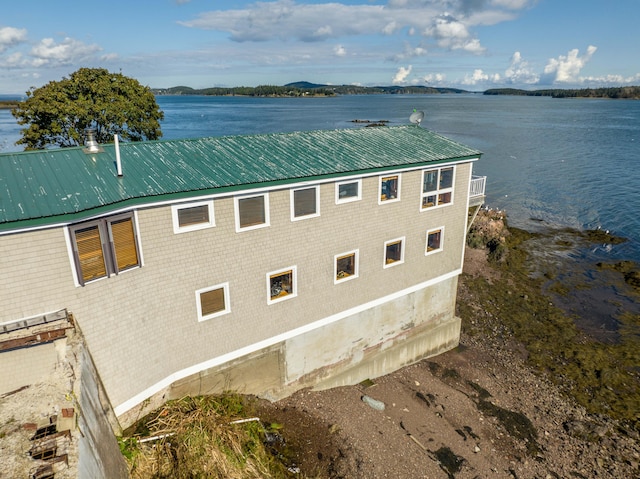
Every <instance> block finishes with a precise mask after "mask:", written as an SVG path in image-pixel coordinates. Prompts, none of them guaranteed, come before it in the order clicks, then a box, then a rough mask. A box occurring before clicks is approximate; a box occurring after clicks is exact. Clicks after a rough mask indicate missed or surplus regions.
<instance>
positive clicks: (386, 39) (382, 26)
mask: <svg viewBox="0 0 640 479" xmlns="http://www.w3.org/2000/svg"><path fill="white" fill-rule="evenodd" d="M639 18H640V0H613V1H606V0H342V1H340V0H332V1H322V0H275V1H271V0H262V1H244V0H234V1H231V0H134V1H132V0H110V1H109V2H91V1H85V2H80V1H77V0H73V1H72V0H55V1H52V0H24V1H22V2H18V1H15V0H10V1H5V2H3V5H2V9H1V11H0V93H4V94H22V93H24V92H25V91H26V90H28V89H29V88H30V87H32V86H34V87H40V86H42V85H44V84H46V83H48V82H49V81H52V80H60V79H61V78H63V77H65V76H68V75H69V74H70V73H72V72H74V71H75V70H77V69H78V68H81V67H101V68H107V69H108V70H110V71H113V72H122V73H123V74H124V75H127V76H130V77H133V78H136V79H137V80H139V81H140V82H141V83H142V84H144V85H148V86H151V87H157V88H163V87H171V86H177V85H187V86H191V87H193V88H206V87H212V86H257V85H265V84H270V85H284V84H286V83H289V82H294V81H301V80H305V81H310V82H315V83H324V84H359V85H365V86H373V85H392V84H395V85H430V86H443V87H445V86H446V87H456V88H463V89H466V90H471V91H482V90H485V89H487V88H497V87H514V88H526V89H539V88H551V87H553V88H584V87H598V86H621V85H640V54H639V51H638V48H639V47H638V46H639V45H640V28H638V27H637V20H638V19H639Z"/></svg>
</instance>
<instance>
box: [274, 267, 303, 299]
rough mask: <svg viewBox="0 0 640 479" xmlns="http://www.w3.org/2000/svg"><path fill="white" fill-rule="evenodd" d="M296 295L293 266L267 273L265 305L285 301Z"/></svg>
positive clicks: (294, 269) (294, 268)
mask: <svg viewBox="0 0 640 479" xmlns="http://www.w3.org/2000/svg"><path fill="white" fill-rule="evenodd" d="M297 295H298V288H297V282H296V267H295V266H290V267H289V268H285V269H281V270H278V271H272V272H270V273H267V304H273V303H278V302H280V301H285V300H287V299H291V298H295V297H296V296H297Z"/></svg>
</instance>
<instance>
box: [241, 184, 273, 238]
mask: <svg viewBox="0 0 640 479" xmlns="http://www.w3.org/2000/svg"><path fill="white" fill-rule="evenodd" d="M234 202H235V215H236V231H238V232H239V231H247V230H253V229H257V228H264V227H266V226H269V194H268V193H261V194H259V195H245V196H236V197H235V198H234Z"/></svg>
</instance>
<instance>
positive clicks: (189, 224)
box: [171, 200, 215, 233]
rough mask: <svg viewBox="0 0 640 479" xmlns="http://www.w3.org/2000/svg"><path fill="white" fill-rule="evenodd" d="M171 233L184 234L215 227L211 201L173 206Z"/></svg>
mask: <svg viewBox="0 0 640 479" xmlns="http://www.w3.org/2000/svg"><path fill="white" fill-rule="evenodd" d="M171 213H172V215H173V232H174V233H184V232H187V231H195V230H200V229H204V228H211V227H213V226H215V223H214V217H213V200H210V201H202V202H198V203H190V204H186V205H173V206H172V207H171Z"/></svg>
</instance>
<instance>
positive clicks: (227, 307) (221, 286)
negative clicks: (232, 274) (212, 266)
mask: <svg viewBox="0 0 640 479" xmlns="http://www.w3.org/2000/svg"><path fill="white" fill-rule="evenodd" d="M215 289H222V290H223V293H224V306H225V309H223V310H222V311H217V312H215V313H211V314H207V315H206V316H203V315H202V303H201V299H200V295H201V294H202V293H207V292H209V291H213V290H215ZM196 307H197V313H198V322H201V321H207V320H209V319H213V318H217V317H218V316H223V315H225V314H229V313H230V312H231V304H230V303H229V283H228V282H227V283H220V284H216V285H215V286H209V287H206V288H202V289H199V290H197V291H196Z"/></svg>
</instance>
